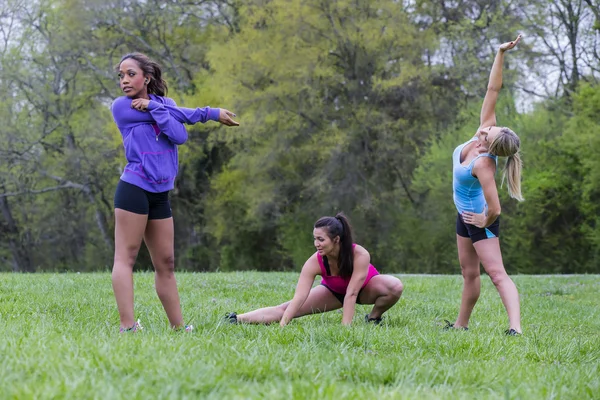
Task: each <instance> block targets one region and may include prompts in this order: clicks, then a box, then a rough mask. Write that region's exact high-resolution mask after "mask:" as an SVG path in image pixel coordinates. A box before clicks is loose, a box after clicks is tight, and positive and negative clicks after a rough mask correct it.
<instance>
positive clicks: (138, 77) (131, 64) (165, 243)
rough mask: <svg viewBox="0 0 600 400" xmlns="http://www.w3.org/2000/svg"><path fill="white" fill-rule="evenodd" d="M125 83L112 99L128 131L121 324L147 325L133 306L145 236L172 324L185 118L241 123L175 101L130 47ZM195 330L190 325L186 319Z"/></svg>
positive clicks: (121, 192)
mask: <svg viewBox="0 0 600 400" xmlns="http://www.w3.org/2000/svg"><path fill="white" fill-rule="evenodd" d="M117 70H118V75H119V82H120V87H121V90H123V93H124V94H125V96H123V97H119V98H117V99H116V100H115V101H114V102H113V104H112V107H111V110H112V113H113V117H114V120H115V122H116V124H117V126H118V128H119V131H121V135H122V136H123V145H124V147H125V157H126V158H127V165H126V166H125V169H124V171H123V174H122V175H121V179H120V181H119V184H118V185H117V190H116V193H115V259H114V265H113V270H112V283H113V290H114V292H115V297H116V300H117V307H118V308H119V316H120V319H121V327H120V331H121V332H125V331H136V330H138V329H141V326H140V325H139V322H136V321H135V318H134V314H133V265H134V263H135V260H136V258H137V255H138V251H139V249H140V246H141V243H142V239H143V240H144V242H145V243H146V246H147V247H148V251H149V252H150V256H151V257H152V264H153V265H154V270H155V271H156V274H155V286H156V293H157V294H158V297H159V298H160V301H161V302H162V305H163V307H164V309H165V311H166V313H167V317H168V318H169V322H170V324H171V327H173V328H174V329H180V328H183V327H184V323H183V317H182V315H181V306H180V303H179V293H178V291H177V282H176V280H175V274H174V269H175V247H174V228H173V218H172V214H171V206H170V204H169V191H170V190H171V189H173V187H174V181H175V178H176V176H177V168H178V157H177V145H180V144H183V143H185V141H186V140H187V131H186V129H185V127H184V126H183V123H188V124H194V123H196V122H202V123H204V122H206V121H208V120H213V121H218V122H220V123H222V124H224V125H227V126H237V125H239V124H238V123H237V122H235V121H234V120H233V119H232V117H234V116H235V115H234V114H232V113H231V112H230V111H228V110H225V109H219V108H210V107H204V108H196V109H189V108H183V107H177V105H176V104H175V102H174V101H173V100H172V99H170V98H168V97H165V95H166V93H167V84H166V82H165V81H164V80H163V79H162V71H161V68H160V66H159V65H158V64H157V63H156V62H154V61H152V60H151V59H149V58H148V57H147V56H145V55H143V54H140V53H131V54H127V55H125V56H124V57H123V58H122V59H121V62H120V63H119V65H118V67H117ZM185 329H186V330H191V329H192V328H191V326H185Z"/></svg>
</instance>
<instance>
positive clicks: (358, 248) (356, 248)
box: [352, 243, 369, 254]
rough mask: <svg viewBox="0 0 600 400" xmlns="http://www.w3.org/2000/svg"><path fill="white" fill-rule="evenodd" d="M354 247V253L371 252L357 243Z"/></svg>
mask: <svg viewBox="0 0 600 400" xmlns="http://www.w3.org/2000/svg"><path fill="white" fill-rule="evenodd" d="M352 249H353V250H354V254H369V252H368V251H367V249H365V248H364V247H362V246H361V245H360V244H357V243H354V244H352Z"/></svg>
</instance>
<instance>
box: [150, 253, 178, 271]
mask: <svg viewBox="0 0 600 400" xmlns="http://www.w3.org/2000/svg"><path fill="white" fill-rule="evenodd" d="M154 269H155V271H156V272H157V273H159V274H174V273H175V256H174V255H167V256H163V257H160V259H158V260H156V261H155V262H154Z"/></svg>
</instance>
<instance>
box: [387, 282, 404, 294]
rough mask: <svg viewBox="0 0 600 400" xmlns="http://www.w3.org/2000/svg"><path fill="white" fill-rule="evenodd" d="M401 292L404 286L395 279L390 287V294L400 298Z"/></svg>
mask: <svg viewBox="0 0 600 400" xmlns="http://www.w3.org/2000/svg"><path fill="white" fill-rule="evenodd" d="M403 291H404V284H403V283H402V281H401V280H400V279H396V281H395V282H394V283H393V284H392V285H391V287H390V294H391V295H392V296H394V297H398V298H400V296H402V292H403Z"/></svg>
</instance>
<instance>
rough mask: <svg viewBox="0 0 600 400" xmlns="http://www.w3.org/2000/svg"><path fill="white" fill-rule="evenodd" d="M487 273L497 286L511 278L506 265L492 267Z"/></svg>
mask: <svg viewBox="0 0 600 400" xmlns="http://www.w3.org/2000/svg"><path fill="white" fill-rule="evenodd" d="M487 274H488V276H489V277H490V279H491V280H492V283H493V284H494V285H495V286H498V285H501V284H502V283H503V282H505V281H506V280H510V277H509V276H508V274H507V273H506V271H505V270H504V267H502V268H494V269H490V270H489V271H487Z"/></svg>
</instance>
